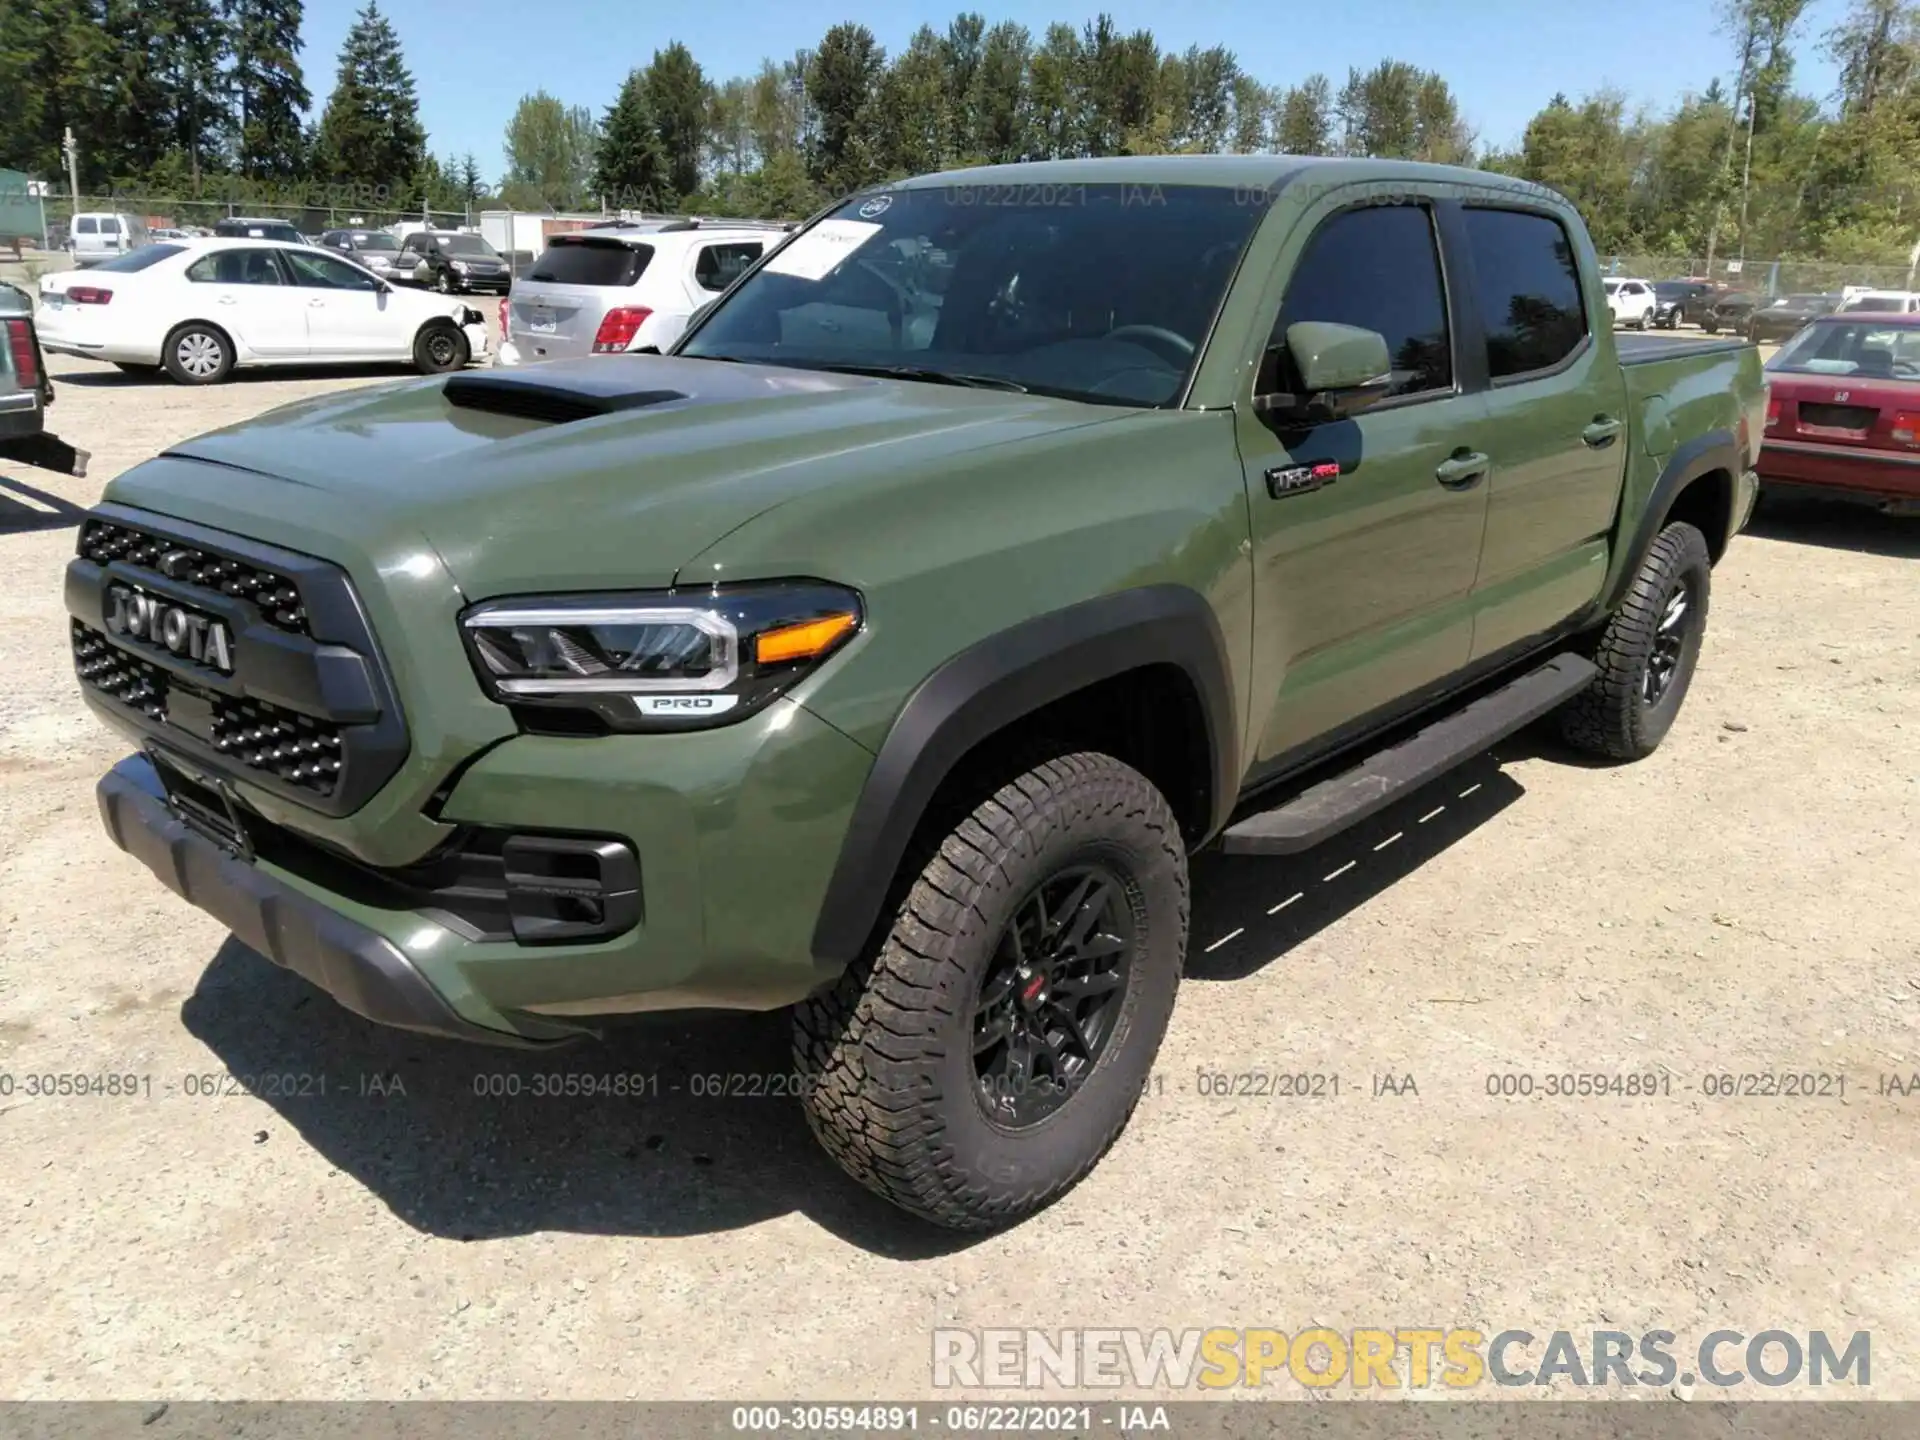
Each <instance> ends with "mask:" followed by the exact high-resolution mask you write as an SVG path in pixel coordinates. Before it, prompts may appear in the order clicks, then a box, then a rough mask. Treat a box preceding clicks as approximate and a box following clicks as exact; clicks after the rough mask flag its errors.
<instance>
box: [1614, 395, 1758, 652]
mask: <svg viewBox="0 0 1920 1440" xmlns="http://www.w3.org/2000/svg"><path fill="white" fill-rule="evenodd" d="M1746 468H1747V466H1746V464H1745V461H1744V457H1743V456H1742V455H1741V453H1740V443H1739V441H1737V440H1736V439H1734V436H1733V432H1732V431H1731V430H1724V429H1721V430H1709V431H1707V433H1706V434H1704V435H1696V436H1695V437H1694V438H1693V439H1691V440H1689V441H1687V442H1686V443H1685V444H1683V445H1681V446H1679V447H1678V448H1677V449H1675V450H1674V452H1673V454H1672V455H1670V456H1668V457H1667V463H1666V465H1665V467H1664V468H1663V469H1662V470H1661V471H1660V478H1659V479H1658V480H1656V481H1654V482H1653V489H1652V490H1651V491H1650V492H1648V495H1647V503H1646V504H1645V505H1643V506H1642V507H1641V509H1640V520H1639V523H1638V524H1637V525H1636V526H1635V527H1634V530H1633V534H1632V537H1631V538H1630V539H1629V541H1628V544H1627V546H1626V555H1627V563H1626V564H1624V565H1622V566H1621V567H1620V571H1619V573H1618V574H1617V575H1616V576H1615V577H1614V581H1613V584H1612V585H1610V586H1609V587H1608V589H1607V593H1606V595H1605V596H1604V597H1603V598H1602V600H1601V602H1600V606H1599V613H1600V614H1601V615H1610V614H1612V613H1613V611H1614V610H1615V609H1616V608H1617V607H1618V606H1619V604H1620V602H1621V601H1622V600H1623V599H1624V598H1625V597H1626V593H1627V589H1628V587H1629V586H1631V585H1632V584H1633V577H1634V576H1635V575H1636V574H1638V573H1639V571H1640V562H1641V561H1642V560H1643V559H1645V558H1646V554H1647V550H1648V548H1649V547H1650V546H1651V545H1652V544H1653V542H1654V540H1655V539H1656V538H1657V537H1658V536H1659V534H1660V531H1661V530H1662V529H1663V528H1665V526H1666V523H1667V515H1668V513H1669V512H1670V511H1671V510H1672V509H1673V502H1674V501H1675V500H1676V499H1677V498H1679V495H1680V492H1681V491H1682V490H1684V489H1686V488H1687V486H1689V485H1691V484H1692V483H1693V482H1694V481H1695V480H1698V479H1699V478H1700V477H1701V476H1702V475H1706V474H1709V473H1711V472H1712V471H1715V470H1724V471H1726V472H1727V478H1728V479H1729V481H1730V482H1732V483H1733V484H1735V485H1737V484H1738V483H1739V479H1740V472H1741V471H1742V470H1744V469H1746ZM1726 539H1727V537H1726V536H1724V535H1721V536H1713V535H1709V536H1708V537H1707V542H1708V544H1710V545H1715V546H1719V545H1722V544H1724V543H1725V541H1726Z"/></svg>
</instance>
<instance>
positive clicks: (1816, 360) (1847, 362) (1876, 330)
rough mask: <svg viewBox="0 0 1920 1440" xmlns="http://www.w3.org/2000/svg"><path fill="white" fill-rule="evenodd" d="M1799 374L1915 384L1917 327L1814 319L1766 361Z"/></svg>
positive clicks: (1919, 356)
mask: <svg viewBox="0 0 1920 1440" xmlns="http://www.w3.org/2000/svg"><path fill="white" fill-rule="evenodd" d="M1767 368H1768V369H1769V370H1785V371H1789V372H1791V373H1794V374H1800V375H1852V376H1857V377H1859V378H1860V379H1862V380H1920V328H1915V327H1913V326H1908V325H1901V326H1893V325H1887V324H1884V323H1878V322H1875V321H1872V320H1816V321H1814V322H1813V324H1811V325H1809V326H1808V327H1807V328H1806V329H1804V330H1802V331H1801V332H1800V333H1799V334H1798V335H1797V336H1795V337H1794V338H1793V339H1792V340H1789V341H1788V342H1787V343H1786V345H1785V346H1784V347H1782V349H1781V351H1780V353H1779V354H1778V355H1775V356H1774V357H1773V359H1771V360H1769V361H1768V362H1767Z"/></svg>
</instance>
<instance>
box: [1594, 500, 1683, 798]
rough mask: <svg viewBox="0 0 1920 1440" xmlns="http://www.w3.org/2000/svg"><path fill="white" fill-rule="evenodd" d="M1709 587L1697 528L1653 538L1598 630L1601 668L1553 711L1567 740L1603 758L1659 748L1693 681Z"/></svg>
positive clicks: (1675, 528) (1640, 755)
mask: <svg viewBox="0 0 1920 1440" xmlns="http://www.w3.org/2000/svg"><path fill="white" fill-rule="evenodd" d="M1712 585H1713V561H1712V557H1711V555H1710V554H1709V553H1708V551H1707V537H1706V536H1704V535H1702V534H1701V533H1700V531H1699V530H1697V529H1696V528H1695V527H1693V526H1692V525H1686V524H1673V525H1669V526H1667V528H1666V529H1664V530H1662V531H1661V532H1660V534H1659V535H1658V536H1657V537H1655V539H1654V542H1653V544H1652V545H1651V546H1649V547H1648V549H1647V556H1646V559H1645V560H1643V561H1642V562H1641V563H1640V570H1639V573H1638V574H1636V575H1635V576H1634V578H1633V584H1632V585H1631V586H1630V587H1629V588H1628V590H1627V597H1626V599H1625V600H1623V601H1622V602H1621V604H1620V608H1619V609H1618V610H1616V611H1614V613H1613V615H1612V617H1611V618H1610V619H1609V620H1608V621H1607V624H1606V628H1605V629H1603V630H1602V631H1601V632H1600V639H1599V642H1598V644H1597V645H1596V646H1595V647H1594V652H1593V661H1594V664H1596V665H1598V666H1599V667H1600V674H1599V675H1598V676H1597V677H1596V678H1595V679H1594V682H1593V684H1592V685H1590V686H1589V687H1588V688H1587V689H1586V690H1584V691H1582V692H1581V693H1580V694H1579V695H1577V696H1576V697H1574V699H1572V700H1571V701H1569V702H1568V703H1567V705H1566V706H1565V708H1564V709H1562V710H1561V712H1560V731H1561V734H1562V735H1564V736H1565V737H1566V739H1567V741H1568V743H1569V744H1572V745H1573V746H1575V747H1576V748H1578V749H1581V750H1585V751H1588V752H1589V753H1591V754H1595V755H1600V756H1604V757H1606V758H1607V759H1609V760H1640V759H1644V758H1645V757H1646V756H1648V755H1651V754H1652V753H1653V752H1654V751H1655V750H1656V749H1658V748H1659V746H1660V742H1661V741H1662V740H1664V739H1665V738H1666V735H1667V731H1668V730H1670V729H1672V728H1673V721H1674V717H1675V716H1677V715H1678V714H1679V713H1680V703H1681V702H1682V701H1683V700H1685V699H1686V695H1687V688H1688V686H1689V685H1691V684H1692V682H1693V671H1694V667H1695V665H1696V664H1697V663H1698V662H1699V659H1700V644H1701V641H1702V639H1703V638H1704V636H1705V635H1706V628H1707V600H1708V596H1709V594H1710V592H1711V590H1712Z"/></svg>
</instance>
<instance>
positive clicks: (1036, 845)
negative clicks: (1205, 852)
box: [793, 752, 1188, 1230]
mask: <svg viewBox="0 0 1920 1440" xmlns="http://www.w3.org/2000/svg"><path fill="white" fill-rule="evenodd" d="M930 825H931V826H933V827H942V826H947V825H951V828H950V829H948V830H946V832H945V833H944V834H929V835H927V836H924V837H922V838H923V848H922V849H920V850H918V851H916V852H913V853H915V854H916V856H917V855H924V854H927V853H928V851H929V850H930V851H931V854H930V858H927V859H926V861H925V865H924V868H922V869H921V870H920V871H919V873H918V874H917V876H915V877H914V878H913V879H912V882H911V884H910V886H909V887H908V888H907V890H906V893H905V896H904V898H902V899H900V900H899V901H898V905H897V908H896V909H895V910H894V911H893V913H892V920H891V923H890V926H889V928H888V930H887V932H886V934H885V935H884V936H883V937H882V938H881V939H880V941H879V943H878V944H877V946H876V947H875V948H874V950H873V952H872V953H871V954H869V955H868V956H866V957H865V958H864V960H863V961H862V962H861V963H859V964H856V965H854V966H852V967H851V968H850V969H849V970H848V972H847V973H846V974H845V975H843V976H842V977H841V978H840V980H839V982H838V983H837V984H836V985H835V986H834V987H833V988H832V989H831V990H829V991H827V992H825V993H823V994H822V995H820V996H818V997H816V998H814V999H811V1000H808V1001H806V1002H804V1003H802V1004H801V1005H800V1006H798V1007H797V1009H796V1011H795V1015H794V1031H793V1045H794V1062H795V1067H796V1070H797V1072H798V1074H799V1076H800V1079H801V1082H802V1088H801V1094H802V1097H803V1106H804V1109H805V1112H806V1116H807V1122H808V1124H809V1125H810V1126H811V1127H812V1129H813V1133H814V1135H815V1136H816V1137H817V1138H818V1139H819V1141H820V1143H821V1144H822V1145H823V1146H825V1147H826V1150H827V1152H828V1153H829V1154H830V1155H832V1156H833V1158H834V1159H835V1160H836V1161H838V1162H839V1164H840V1165H841V1166H842V1167H843V1168H844V1169H845V1170H846V1171H847V1173H848V1174H850V1175H852V1176H853V1177H854V1178H855V1179H856V1180H858V1181H860V1182H861V1183H862V1184H863V1185H865V1186H867V1187H868V1188H869V1189H871V1190H873V1191H875V1192H876V1193H878V1194H879V1195H881V1196H883V1197H885V1198H886V1199H888V1200H890V1201H892V1202H893V1203H894V1204H896V1205H899V1206H901V1207H903V1208H904V1209H906V1210H908V1211H911V1212H912V1213H914V1214H916V1215H918V1216H920V1217H922V1218H923V1219H926V1220H929V1221H932V1222H934V1223H935V1224H938V1225H942V1226H946V1227H948V1228H950V1229H956V1230H989V1229H994V1228H998V1227H1000V1226H1003V1225H1008V1224H1012V1223H1014V1222H1016V1221H1018V1220H1020V1219H1023V1218H1024V1217H1026V1216H1028V1215H1030V1214H1032V1213H1034V1212H1035V1211H1037V1210H1040V1209H1042V1208H1044V1207H1045V1206H1047V1205H1048V1204H1050V1203H1052V1202H1053V1201H1054V1200H1056V1199H1058V1198H1059V1197H1060V1196H1061V1195H1062V1194H1064V1193H1065V1192H1066V1191H1067V1190H1068V1189H1070V1188H1071V1187H1072V1186H1074V1185H1075V1184H1076V1183H1078V1182H1079V1181H1080V1180H1081V1179H1082V1178H1083V1177H1084V1176H1085V1175H1086V1174H1087V1172H1088V1171H1090V1170H1091V1169H1092V1168H1093V1167H1094V1165H1095V1164H1096V1163H1097V1162H1098V1161H1099V1159H1100V1157H1101V1156H1102V1155H1104V1154H1105V1153H1106V1151H1107V1149H1108V1147H1110V1146H1111V1145H1112V1144H1113V1142H1114V1140H1115V1139H1116V1138H1117V1137H1118V1136H1119V1134H1120V1132H1121V1130H1122V1129H1124V1128H1125V1126H1126V1123H1127V1120H1128V1119H1129V1117H1130V1116H1131V1115H1132V1113H1133V1108H1134V1106H1135V1104H1136V1103H1137V1102H1138V1100H1139V1098H1140V1095H1141V1092H1142V1090H1143V1089H1144V1088H1145V1086H1146V1084H1147V1082H1148V1079H1149V1071H1150V1070H1151V1068H1152V1065H1153V1060H1154V1056H1155V1055H1156V1054H1157V1053H1158V1052H1159V1049H1160V1041H1161V1039H1162V1037H1163V1036H1164V1035H1165V1033H1166V1028H1167V1020H1168V1017H1169V1016H1170V1015H1171V1014H1172V1011H1173V1000H1174V994H1175V991H1176V990H1177V989H1178V987H1179V983H1180V970H1181V966H1182V964H1183V963H1184V960H1185V957H1186V948H1187V921H1188V890H1187V855H1186V847H1185V844H1184V843H1183V841H1182V838H1181V833H1180V827H1179V824H1178V822H1177V821H1176V820H1175V818H1174V815H1173V812H1172V810H1171V809H1170V808H1169V807H1168V805H1167V802H1166V800H1165V798H1164V797H1163V796H1162V795H1161V794H1160V792H1159V790H1157V789H1156V788H1155V787H1154V786H1153V785H1152V784H1151V783H1150V782H1149V781H1148V780H1147V779H1146V777H1145V776H1143V775H1141V774H1140V773H1139V772H1138V771H1136V770H1134V769H1132V768H1131V767H1130V766H1127V765H1124V764H1122V763H1121V762H1120V761H1118V760H1116V759H1114V758H1112V757H1111V756H1108V755H1102V754H1096V753H1091V752H1083V753H1078V754H1070V755H1062V756H1060V757H1058V758H1055V759H1048V760H1045V761H1042V762H1040V763H1038V764H1036V765H1034V766H1033V768H1031V769H1029V770H1027V771H1026V772H1025V773H1024V774H1021V775H1019V776H1018V777H1017V778H1015V779H1013V780H1010V781H1008V782H1007V783H1006V784H1004V785H1002V786H1000V788H999V789H998V790H996V791H995V792H994V793H993V794H992V795H990V796H989V797H987V798H986V799H983V800H981V801H980V802H979V804H978V805H976V806H975V807H974V808H973V810H972V812H971V813H970V814H968V815H966V816H965V817H964V818H962V819H960V820H959V822H958V823H957V824H953V823H952V822H951V817H949V818H947V819H936V820H932V821H931V822H930ZM908 863H909V864H911V863H913V862H912V861H909V862H908ZM1086 864H1097V865H1099V866H1101V867H1103V868H1104V870H1106V871H1108V872H1110V873H1112V874H1113V875H1114V876H1116V877H1118V878H1119V879H1120V882H1121V889H1122V891H1123V892H1124V901H1125V904H1126V906H1127V908H1128V911H1129V913H1130V915H1131V919H1132V922H1133V925H1134V929H1133V935H1134V949H1133V951H1132V952H1131V955H1132V958H1131V961H1130V964H1129V967H1128V970H1127V980H1126V983H1125V987H1124V990H1123V991H1122V993H1121V994H1120V996H1119V997H1118V999H1117V1000H1116V1001H1115V1002H1114V1003H1115V1004H1116V1005H1117V1006H1118V1010H1117V1012H1116V1014H1115V1018H1114V1019H1113V1020H1112V1024H1111V1028H1110V1030H1109V1031H1108V1032H1107V1039H1106V1041H1105V1043H1104V1045H1103V1046H1102V1047H1100V1048H1099V1050H1098V1052H1097V1055H1096V1057H1095V1060H1094V1063H1093V1064H1092V1066H1091V1068H1090V1070H1089V1071H1088V1072H1087V1074H1086V1076H1085V1078H1084V1080H1083V1081H1082V1082H1081V1083H1079V1084H1078V1085H1076V1086H1075V1087H1073V1088H1072V1090H1071V1093H1070V1094H1069V1095H1068V1098H1067V1099H1066V1100H1065V1101H1064V1103H1062V1104H1060V1105H1059V1108H1057V1109H1055V1110H1053V1111H1052V1113H1051V1114H1048V1115H1046V1116H1045V1118H1043V1119H1041V1120H1039V1121H1038V1122H1037V1123H1033V1124H1030V1125H1023V1126H1021V1127H1020V1128H1012V1127H1010V1126H1009V1125H1005V1124H1001V1123H998V1121H997V1120H996V1119H995V1118H994V1117H993V1116H991V1115H990V1114H989V1108H988V1102H987V1100H986V1098H985V1097H984V1096H983V1091H982V1086H981V1081H980V1079H979V1077H978V1075H977V1074H976V1068H975V1040H974V1024H975V1004H976V999H977V998H978V997H979V992H980V989H981V986H982V983H983V980H984V978H985V977H986V975H987V974H988V969H989V966H991V965H993V964H994V963H996V962H995V956H996V953H997V952H998V951H999V946H1000V943H1001V939H1002V936H1003V934H1004V933H1005V932H1006V930H1007V927H1008V924H1009V921H1010V920H1011V919H1012V918H1013V917H1014V916H1015V915H1016V914H1017V913H1018V912H1020V911H1021V909H1022V907H1024V906H1027V905H1030V904H1031V903H1032V897H1033V896H1034V895H1035V894H1036V893H1042V890H1043V887H1044V886H1045V885H1046V884H1048V883H1049V880H1050V877H1057V876H1059V875H1061V874H1062V873H1063V872H1067V873H1070V872H1071V871H1072V869H1073V867H1076V866H1079V865H1086Z"/></svg>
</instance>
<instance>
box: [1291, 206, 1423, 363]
mask: <svg viewBox="0 0 1920 1440" xmlns="http://www.w3.org/2000/svg"><path fill="white" fill-rule="evenodd" d="M1303 320H1324V321H1331V322H1333V323H1335V324H1340V325H1358V326H1359V327H1361V328H1362V329H1364V330H1376V331H1378V332H1379V333H1380V334H1382V335H1384V336H1385V337H1386V340H1387V353H1388V355H1390V356H1391V357H1392V358H1393V380H1394V383H1393V390H1392V392H1391V393H1392V394H1395V395H1414V394H1418V393H1420V392H1422V391H1427V390H1446V389H1450V388H1451V387H1452V385H1453V341H1452V337H1451V335H1450V334H1449V333H1448V330H1447V296H1446V287H1445V284H1444V282H1443V281H1442V279H1441V275H1440V252H1439V248H1438V247H1437V246H1436V245H1435V243H1434V238H1433V219H1432V216H1431V215H1430V214H1429V213H1428V211H1427V208H1426V207H1425V206H1424V205H1376V206H1368V207H1367V208H1365V209H1360V210H1348V211H1346V212H1344V213H1342V214H1339V215H1336V216H1334V217H1333V218H1332V219H1331V220H1329V221H1327V222H1326V223H1325V224H1324V225H1322V226H1321V227H1320V228H1319V229H1318V230H1317V231H1315V232H1314V236H1313V238H1312V239H1311V240H1310V241H1308V242H1307V250H1306V253H1305V254H1304V255H1302V256H1301V257H1300V262H1299V264H1297V265H1296V266H1295V267H1294V271H1293V278H1292V279H1291V280H1289V281H1288V282H1287V295H1286V299H1285V300H1283V301H1282V302H1281V304H1280V318H1279V320H1278V321H1277V322H1276V323H1275V325H1274V328H1273V337H1272V339H1271V341H1270V342H1269V343H1270V345H1273V346H1276V347H1278V350H1277V351H1275V350H1269V351H1268V357H1269V358H1268V362H1267V366H1265V367H1263V371H1262V375H1261V380H1260V388H1261V389H1262V390H1269V391H1273V390H1280V391H1295V390H1297V389H1298V388H1299V383H1298V380H1297V379H1296V378H1294V377H1292V375H1291V371H1292V361H1291V359H1290V358H1288V356H1287V351H1286V336H1287V327H1288V326H1289V325H1297V324H1299V323H1300V322H1301V321H1303Z"/></svg>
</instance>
